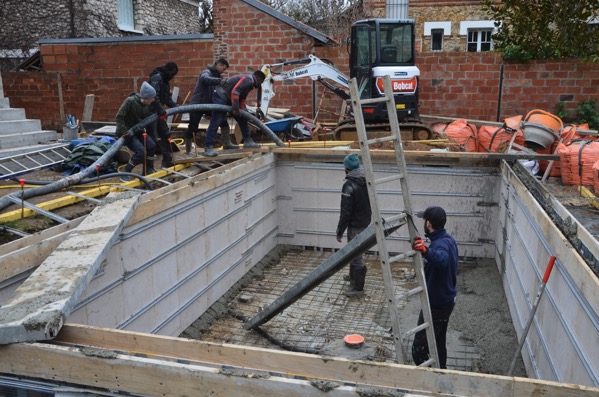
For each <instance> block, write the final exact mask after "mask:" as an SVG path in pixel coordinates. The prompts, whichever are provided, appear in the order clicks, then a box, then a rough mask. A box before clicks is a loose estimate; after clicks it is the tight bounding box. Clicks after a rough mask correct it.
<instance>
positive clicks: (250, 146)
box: [243, 138, 260, 149]
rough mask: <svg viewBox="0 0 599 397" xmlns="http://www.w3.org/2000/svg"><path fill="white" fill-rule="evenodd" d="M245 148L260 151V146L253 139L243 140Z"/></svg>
mask: <svg viewBox="0 0 599 397" xmlns="http://www.w3.org/2000/svg"><path fill="white" fill-rule="evenodd" d="M243 148H244V149H260V145H258V144H257V143H256V142H254V140H253V139H252V138H244V139H243Z"/></svg>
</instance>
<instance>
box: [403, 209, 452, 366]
mask: <svg viewBox="0 0 599 397" xmlns="http://www.w3.org/2000/svg"><path fill="white" fill-rule="evenodd" d="M416 216H418V217H419V218H422V219H423V220H424V232H425V233H426V234H425V236H426V237H428V238H429V239H430V240H431V243H430V245H429V246H428V247H427V246H426V245H425V244H424V241H423V240H422V237H420V236H417V237H415V238H414V241H413V243H412V248H413V249H414V250H415V251H419V252H420V253H421V254H422V257H423V258H424V276H425V278H426V288H427V290H428V297H429V302H430V308H431V314H432V317H433V330H434V331H435V342H436V344H437V351H438V353H439V368H447V346H446V339H447V338H446V337H447V326H448V325H449V317H450V316H451V312H452V311H453V308H454V306H455V300H456V295H457V288H456V282H457V275H458V246H457V244H456V242H455V240H454V238H453V237H452V236H451V235H450V234H449V233H447V231H446V230H445V222H446V221H447V215H446V214H445V210H444V209H443V208H441V207H436V206H432V207H428V208H427V209H426V210H424V211H422V212H418V213H417V214H416ZM423 322H424V318H423V315H422V311H420V315H419V316H418V325H420V324H422V323H423ZM412 358H413V359H414V363H415V364H416V365H420V364H422V363H423V362H425V361H426V360H428V358H429V349H428V341H427V339H426V330H422V331H418V332H417V333H416V335H415V336H414V343H413V344H412Z"/></svg>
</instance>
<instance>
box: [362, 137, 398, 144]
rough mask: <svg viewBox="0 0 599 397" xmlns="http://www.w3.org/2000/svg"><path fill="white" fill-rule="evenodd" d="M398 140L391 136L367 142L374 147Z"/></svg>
mask: <svg viewBox="0 0 599 397" xmlns="http://www.w3.org/2000/svg"><path fill="white" fill-rule="evenodd" d="M396 140H397V138H396V137H395V135H389V136H383V137H380V138H374V139H369V140H367V141H366V142H367V143H368V144H369V145H373V144H375V143H383V142H389V141H396Z"/></svg>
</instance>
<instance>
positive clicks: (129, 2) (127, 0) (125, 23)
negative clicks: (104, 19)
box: [117, 0, 135, 30]
mask: <svg viewBox="0 0 599 397" xmlns="http://www.w3.org/2000/svg"><path fill="white" fill-rule="evenodd" d="M117 24H118V27H119V29H122V30H135V20H134V18H133V0H118V22H117Z"/></svg>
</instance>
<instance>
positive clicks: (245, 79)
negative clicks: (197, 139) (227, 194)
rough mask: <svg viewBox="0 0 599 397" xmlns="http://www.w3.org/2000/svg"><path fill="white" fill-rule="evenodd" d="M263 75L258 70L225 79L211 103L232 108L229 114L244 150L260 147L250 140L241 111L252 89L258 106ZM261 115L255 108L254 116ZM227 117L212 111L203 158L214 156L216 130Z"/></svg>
mask: <svg viewBox="0 0 599 397" xmlns="http://www.w3.org/2000/svg"><path fill="white" fill-rule="evenodd" d="M264 79H265V76H264V73H263V72H261V71H260V70H258V71H255V72H254V73H253V74H239V75H237V76H233V77H230V78H229V79H227V81H226V82H225V84H224V85H222V86H218V87H216V89H215V90H214V96H213V98H212V103H214V104H216V105H229V106H231V107H232V110H231V114H232V115H233V117H234V118H235V120H236V121H237V124H239V128H240V129H241V134H242V135H243V148H244V149H257V148H259V147H260V145H258V144H257V143H255V142H254V141H253V140H252V137H251V136H250V129H249V126H248V121H247V119H245V118H243V117H241V113H240V111H241V110H246V100H247V96H248V94H249V93H250V91H252V90H253V89H254V88H256V89H257V92H258V93H257V95H258V101H257V102H258V104H260V100H261V97H262V87H261V86H262V83H263V82H264ZM259 113H261V111H260V108H259V107H257V108H256V114H259ZM226 117H227V112H221V111H214V112H212V118H211V119H210V124H209V125H208V131H207V133H206V147H205V148H204V156H208V157H213V156H216V152H215V151H214V137H215V136H216V130H217V129H218V126H219V125H220V124H221V123H222V120H223V119H224V118H226Z"/></svg>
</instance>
